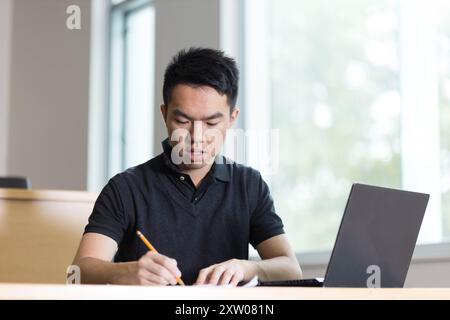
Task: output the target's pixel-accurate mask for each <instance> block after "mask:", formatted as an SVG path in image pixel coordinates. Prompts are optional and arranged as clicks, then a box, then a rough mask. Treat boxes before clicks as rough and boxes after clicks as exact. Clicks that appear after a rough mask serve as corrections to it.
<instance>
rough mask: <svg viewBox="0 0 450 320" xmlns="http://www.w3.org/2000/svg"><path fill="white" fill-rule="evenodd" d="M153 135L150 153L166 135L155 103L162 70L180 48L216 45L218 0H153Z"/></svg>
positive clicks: (161, 82) (217, 35) (158, 99)
mask: <svg viewBox="0 0 450 320" xmlns="http://www.w3.org/2000/svg"><path fill="white" fill-rule="evenodd" d="M154 3H155V10H156V11H155V12H156V23H155V30H156V38H155V50H156V52H155V60H156V65H155V106H156V108H155V116H154V119H155V125H154V128H155V136H154V152H155V153H159V152H160V151H161V140H162V139H163V138H165V137H166V136H167V131H166V129H165V127H164V124H163V122H162V118H161V113H160V111H159V106H160V105H161V103H162V85H163V76H164V69H165V68H166V66H167V63H168V62H169V61H170V58H171V57H172V56H173V55H174V54H175V53H176V52H177V51H178V50H180V49H182V48H187V47H191V46H204V47H210V48H217V49H218V48H220V35H221V34H220V0H208V1H205V0H155V2H154Z"/></svg>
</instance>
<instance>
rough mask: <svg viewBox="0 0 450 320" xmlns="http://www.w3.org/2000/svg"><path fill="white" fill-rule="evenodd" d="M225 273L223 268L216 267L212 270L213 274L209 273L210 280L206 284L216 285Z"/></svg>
mask: <svg viewBox="0 0 450 320" xmlns="http://www.w3.org/2000/svg"><path fill="white" fill-rule="evenodd" d="M224 272H225V268H224V267H222V266H217V267H215V268H214V270H213V272H212V273H210V278H209V281H208V283H209V284H212V285H216V284H217V283H218V282H219V279H220V277H221V276H222V274H223V273H224Z"/></svg>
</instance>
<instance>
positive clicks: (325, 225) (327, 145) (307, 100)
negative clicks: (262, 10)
mask: <svg viewBox="0 0 450 320" xmlns="http://www.w3.org/2000/svg"><path fill="white" fill-rule="evenodd" d="M395 4H396V2H395V1H390V0H365V1H361V0H341V1H328V0H318V1H307V0H302V1H299V0H269V1H268V5H269V10H268V12H270V14H269V32H268V35H269V48H270V51H269V52H270V63H269V65H270V70H269V74H270V87H271V106H272V108H271V110H272V125H271V126H272V128H278V129H280V132H279V133H280V150H281V152H282V153H281V155H280V170H278V173H277V174H276V175H274V176H272V192H273V195H274V198H275V201H276V206H277V211H278V212H279V213H280V215H281V216H282V217H283V219H284V222H285V224H286V230H287V232H288V235H289V237H290V239H291V241H292V242H293V244H294V246H295V249H296V251H301V252H305V251H317V250H330V249H331V248H332V245H333V243H334V240H335V237H336V232H337V230H338V226H339V222H340V219H341V217H342V214H343V211H344V207H345V203H346V200H347V197H348V193H349V190H350V187H351V183H352V182H362V183H369V184H376V185H383V186H390V187H401V180H402V177H401V158H400V149H401V145H400V120H401V119H400V93H399V63H398V62H399V61H398V60H399V59H398V40H397V39H398V25H397V11H396V9H397V8H396V7H395Z"/></svg>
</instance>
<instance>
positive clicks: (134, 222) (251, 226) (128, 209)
mask: <svg viewBox="0 0 450 320" xmlns="http://www.w3.org/2000/svg"><path fill="white" fill-rule="evenodd" d="M163 148H164V152H163V153H161V154H160V155H158V156H156V157H155V158H153V159H151V160H149V161H147V162H146V163H143V164H141V165H138V166H136V167H133V168H130V169H128V170H126V171H124V172H122V173H119V174H117V175H115V176H114V177H113V178H111V179H110V180H109V182H108V183H107V185H106V186H105V187H104V188H103V190H102V191H101V193H100V195H99V197H98V199H97V201H96V203H95V205H94V209H93V212H92V214H91V216H90V217H89V223H88V225H87V226H86V228H85V233H88V232H95V233H100V234H103V235H106V236H108V237H110V238H112V239H113V240H115V241H116V242H117V244H118V251H117V254H116V256H115V257H114V261H115V262H126V261H135V260H138V259H139V258H140V257H141V256H142V255H143V254H145V253H146V252H147V251H148V249H147V247H146V246H145V245H144V244H143V243H142V241H141V240H140V239H139V238H138V236H137V235H136V230H140V231H141V232H142V233H143V234H144V235H145V236H146V237H147V238H148V240H149V241H150V242H151V243H152V244H153V246H154V247H155V248H156V249H157V250H158V251H159V253H161V254H164V255H166V256H169V257H171V258H174V259H176V260H177V262H178V267H179V269H180V271H181V273H182V278H183V280H184V281H185V282H186V283H187V284H192V283H193V282H195V280H196V279H197V276H198V272H199V271H200V269H202V268H205V267H207V266H210V265H212V264H216V263H220V262H223V261H226V260H229V259H232V258H236V259H248V244H249V243H250V244H251V245H252V246H253V247H255V246H256V245H258V244H259V243H260V242H262V241H264V240H266V239H268V238H271V237H273V236H276V235H279V234H282V233H284V231H283V224H282V221H281V219H280V218H279V216H278V215H277V214H276V213H275V209H274V205H273V200H272V197H271V195H270V192H269V189H268V187H267V184H266V183H265V182H264V181H263V179H262V178H261V175H260V174H259V172H258V171H256V170H254V169H252V168H250V167H246V166H243V165H240V164H237V163H229V162H230V161H229V160H228V163H227V162H226V161H224V160H225V158H224V157H222V156H218V157H217V158H216V162H215V163H214V164H213V166H212V168H211V170H210V171H209V173H208V174H207V176H206V177H205V178H204V179H203V180H202V182H201V184H200V185H199V186H198V188H196V187H195V186H194V184H193V182H192V180H191V179H190V177H189V175H187V174H183V173H181V172H180V171H179V170H178V168H177V167H176V166H175V165H174V164H173V163H172V162H171V160H170V152H171V148H170V144H169V142H168V139H166V140H164V141H163ZM218 160H221V161H218Z"/></svg>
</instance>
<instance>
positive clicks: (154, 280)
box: [73, 233, 181, 285]
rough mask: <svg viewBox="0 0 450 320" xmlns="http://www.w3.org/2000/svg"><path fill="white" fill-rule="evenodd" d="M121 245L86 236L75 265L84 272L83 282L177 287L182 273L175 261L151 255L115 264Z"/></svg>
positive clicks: (97, 237)
mask: <svg viewBox="0 0 450 320" xmlns="http://www.w3.org/2000/svg"><path fill="white" fill-rule="evenodd" d="M116 252H117V243H116V242H115V241H114V240H113V239H111V238H109V237H107V236H104V235H102V234H99V233H86V234H85V235H84V236H83V238H82V239H81V242H80V246H79V248H78V252H77V254H76V256H75V258H74V261H73V264H74V265H77V266H78V267H79V268H80V271H81V282H82V283H90V284H106V283H112V284H141V285H167V284H176V277H178V276H180V275H181V273H180V271H179V270H178V268H177V263H176V261H175V260H174V259H171V258H169V257H166V256H164V255H161V254H157V253H153V252H148V253H147V254H145V255H143V256H142V257H141V258H140V259H139V261H133V262H123V263H114V262H112V261H113V258H114V255H115V254H116Z"/></svg>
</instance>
